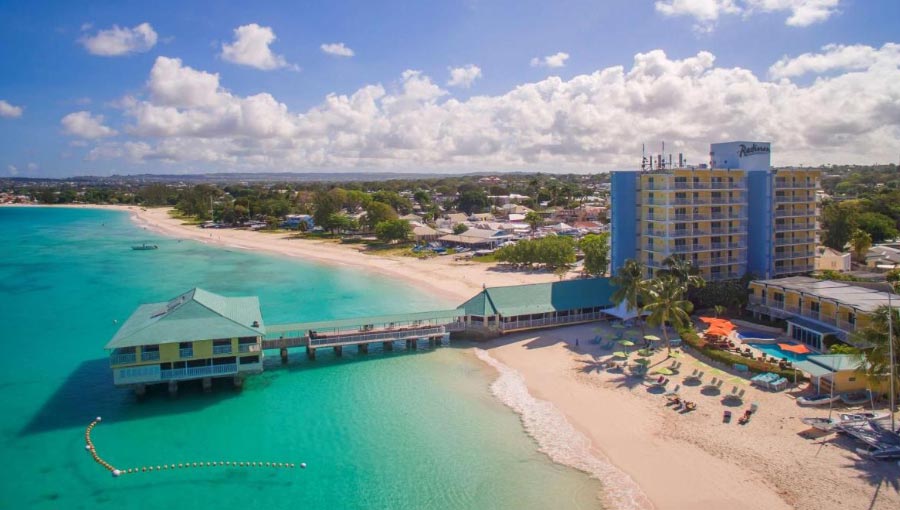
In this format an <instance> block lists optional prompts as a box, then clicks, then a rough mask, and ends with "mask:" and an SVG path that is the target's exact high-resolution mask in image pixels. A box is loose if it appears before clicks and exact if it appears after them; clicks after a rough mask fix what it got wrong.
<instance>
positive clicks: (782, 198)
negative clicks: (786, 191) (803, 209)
mask: <svg viewBox="0 0 900 510" xmlns="http://www.w3.org/2000/svg"><path fill="white" fill-rule="evenodd" d="M815 201H816V197H815V195H813V196H809V197H791V196H787V195H775V203H776V204H802V203H805V202H815Z"/></svg>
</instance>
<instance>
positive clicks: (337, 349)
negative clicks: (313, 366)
mask: <svg viewBox="0 0 900 510" xmlns="http://www.w3.org/2000/svg"><path fill="white" fill-rule="evenodd" d="M334 355H335V356H343V355H344V346H343V345H335V346H334Z"/></svg>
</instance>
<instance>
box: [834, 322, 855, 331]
mask: <svg viewBox="0 0 900 510" xmlns="http://www.w3.org/2000/svg"><path fill="white" fill-rule="evenodd" d="M835 325H837V327H838V328H839V329H842V330H844V331H847V332H850V333H852V332H854V331H856V324H853V323H851V322H847V321H845V320H841V319H837V320H835Z"/></svg>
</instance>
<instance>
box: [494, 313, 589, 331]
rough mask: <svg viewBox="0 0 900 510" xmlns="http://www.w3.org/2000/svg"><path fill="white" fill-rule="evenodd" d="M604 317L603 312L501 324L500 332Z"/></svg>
mask: <svg viewBox="0 0 900 510" xmlns="http://www.w3.org/2000/svg"><path fill="white" fill-rule="evenodd" d="M605 317H606V314H605V313H603V312H591V313H579V314H574V315H566V316H563V317H546V318H543V319H531V320H522V321H510V322H501V323H500V330H501V331H511V330H514V329H531V328H540V327H544V326H553V325H556V324H569V323H573V322H589V321H595V320H600V319H603V318H605Z"/></svg>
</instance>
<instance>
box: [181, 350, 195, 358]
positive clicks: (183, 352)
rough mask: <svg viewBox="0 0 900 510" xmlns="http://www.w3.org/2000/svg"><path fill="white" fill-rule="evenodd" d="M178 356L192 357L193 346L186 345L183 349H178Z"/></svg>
mask: <svg viewBox="0 0 900 510" xmlns="http://www.w3.org/2000/svg"><path fill="white" fill-rule="evenodd" d="M178 356H180V357H182V358H193V357H194V348H193V347H188V348H185V349H178Z"/></svg>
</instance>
